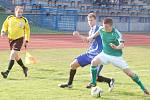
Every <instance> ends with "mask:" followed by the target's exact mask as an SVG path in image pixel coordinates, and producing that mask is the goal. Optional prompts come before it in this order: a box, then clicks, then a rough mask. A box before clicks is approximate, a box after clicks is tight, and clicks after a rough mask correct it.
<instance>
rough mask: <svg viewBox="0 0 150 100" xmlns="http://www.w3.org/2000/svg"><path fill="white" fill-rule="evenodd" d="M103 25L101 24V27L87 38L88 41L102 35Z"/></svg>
mask: <svg viewBox="0 0 150 100" xmlns="http://www.w3.org/2000/svg"><path fill="white" fill-rule="evenodd" d="M102 28H103V27H102V26H100V27H99V29H98V30H97V31H96V32H95V33H94V34H92V35H91V36H89V37H88V38H87V40H88V41H92V40H93V39H94V38H96V37H97V36H99V35H100V32H99V31H100V30H101V29H102Z"/></svg>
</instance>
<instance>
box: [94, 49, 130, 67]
mask: <svg viewBox="0 0 150 100" xmlns="http://www.w3.org/2000/svg"><path fill="white" fill-rule="evenodd" d="M94 59H99V60H100V61H101V64H102V65H106V64H109V63H111V64H112V65H114V66H116V67H118V68H120V69H126V68H128V64H127V63H126V61H124V59H123V58H122V57H116V56H111V55H108V54H106V53H104V52H101V53H100V54H98V55H97V56H96V57H95V58H94ZM94 59H93V60H94Z"/></svg>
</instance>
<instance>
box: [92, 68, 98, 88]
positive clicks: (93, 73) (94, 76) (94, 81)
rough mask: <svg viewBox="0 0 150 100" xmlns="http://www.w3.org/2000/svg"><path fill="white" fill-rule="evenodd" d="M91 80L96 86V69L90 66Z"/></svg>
mask: <svg viewBox="0 0 150 100" xmlns="http://www.w3.org/2000/svg"><path fill="white" fill-rule="evenodd" d="M91 73H92V79H91V83H92V84H94V85H96V77H97V68H96V66H91Z"/></svg>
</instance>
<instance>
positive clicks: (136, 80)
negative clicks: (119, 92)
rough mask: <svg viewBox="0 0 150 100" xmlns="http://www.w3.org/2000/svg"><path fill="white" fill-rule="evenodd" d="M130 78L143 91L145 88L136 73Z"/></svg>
mask: <svg viewBox="0 0 150 100" xmlns="http://www.w3.org/2000/svg"><path fill="white" fill-rule="evenodd" d="M131 78H132V80H133V81H134V82H135V83H137V84H138V85H139V86H140V87H141V89H142V90H143V91H144V90H145V87H144V85H143V83H142V82H141V81H140V79H139V77H138V76H137V75H136V74H135V75H134V76H132V77H131Z"/></svg>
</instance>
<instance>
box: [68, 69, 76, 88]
mask: <svg viewBox="0 0 150 100" xmlns="http://www.w3.org/2000/svg"><path fill="white" fill-rule="evenodd" d="M75 74H76V69H75V70H74V69H70V76H69V81H68V85H71V84H72V82H73V79H74V76H75Z"/></svg>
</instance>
